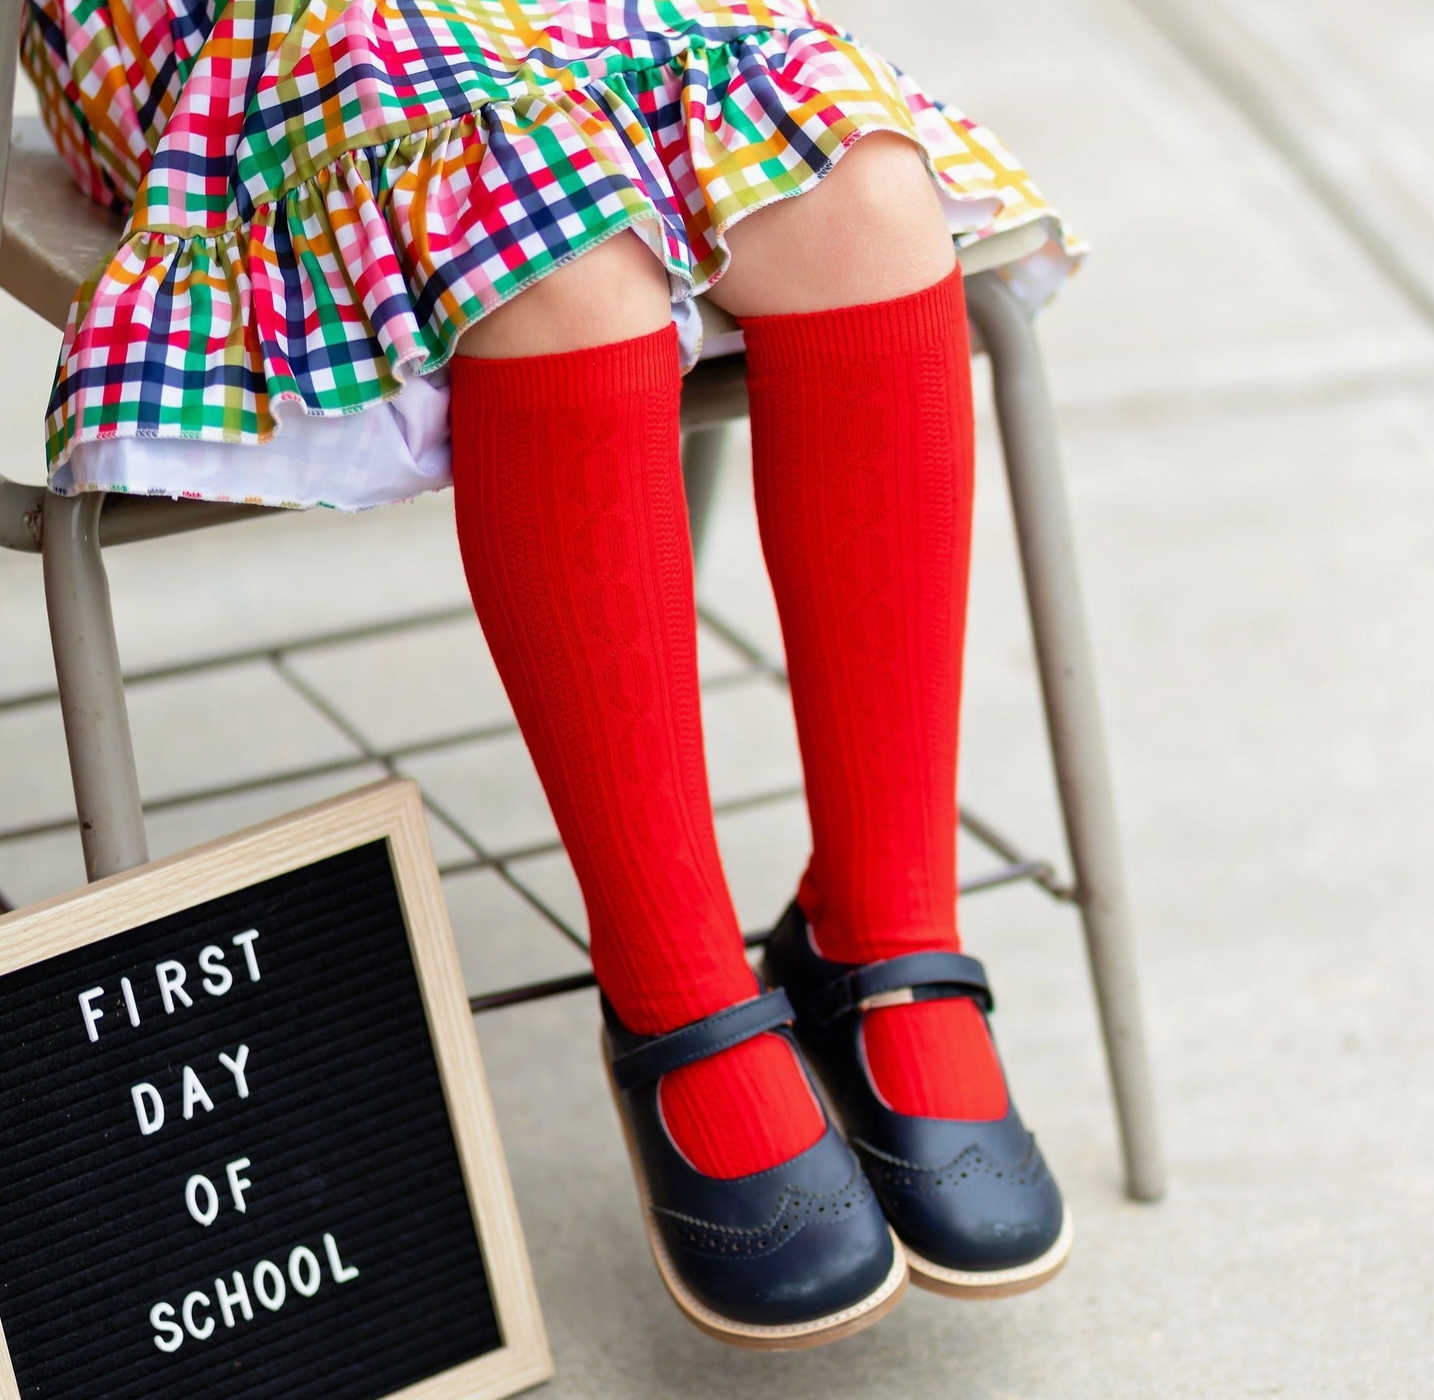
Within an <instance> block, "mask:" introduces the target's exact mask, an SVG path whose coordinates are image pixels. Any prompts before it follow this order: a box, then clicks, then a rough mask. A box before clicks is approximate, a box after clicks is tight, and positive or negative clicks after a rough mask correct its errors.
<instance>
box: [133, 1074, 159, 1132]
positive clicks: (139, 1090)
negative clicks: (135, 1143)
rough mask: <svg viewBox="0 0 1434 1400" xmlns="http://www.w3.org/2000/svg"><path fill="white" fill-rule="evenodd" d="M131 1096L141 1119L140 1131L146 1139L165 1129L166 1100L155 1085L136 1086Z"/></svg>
mask: <svg viewBox="0 0 1434 1400" xmlns="http://www.w3.org/2000/svg"><path fill="white" fill-rule="evenodd" d="M129 1095H130V1098H132V1099H133V1100H134V1111H135V1113H136V1114H137V1115H138V1117H139V1130H140V1132H142V1133H143V1134H144V1135H145V1137H148V1136H149V1135H150V1134H151V1133H157V1132H158V1131H159V1130H160V1129H161V1128H162V1127H164V1100H163V1099H162V1098H160V1096H159V1090H158V1089H156V1088H155V1087H154V1085H153V1084H136V1085H135V1086H134V1088H133V1089H131V1090H130V1091H129Z"/></svg>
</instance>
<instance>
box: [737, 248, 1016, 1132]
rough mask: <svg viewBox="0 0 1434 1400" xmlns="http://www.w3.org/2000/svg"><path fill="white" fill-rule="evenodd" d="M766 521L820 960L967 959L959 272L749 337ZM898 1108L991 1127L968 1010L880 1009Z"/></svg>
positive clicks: (873, 1048) (871, 1029)
mask: <svg viewBox="0 0 1434 1400" xmlns="http://www.w3.org/2000/svg"><path fill="white" fill-rule="evenodd" d="M743 329H744V331H745V333H746V340H747V376H748V386H749V389H750V391H751V404H752V451H753V469H754V475H755V479H756V493H757V516H758V520H759V522H760V525H761V531H762V545H763V551H764V553H765V555H766V560H767V567H768V570H769V572H770V573H771V576H772V586H773V589H774V590H775V593H776V598H777V606H778V610H779V612H780V614H781V620H782V634H783V637H784V639H785V642H786V649H787V665H788V669H789V672H790V675H791V683H792V702H793V705H794V707H795V710H796V717H797V731H798V734H799V736H800V739H801V749H802V763H803V767H804V769H805V773H806V784H807V802H808V806H809V808H810V812H811V821H812V841H813V844H812V858H811V863H810V865H809V866H808V868H807V872H806V874H805V875H804V876H803V878H802V883H801V888H800V890H799V892H798V899H799V901H800V903H801V906H802V909H803V910H804V912H805V913H806V915H807V917H808V918H809V919H810V920H811V924H812V929H813V934H814V937H815V939H816V942H817V946H818V947H819V948H820V950H821V952H822V953H823V954H824V956H826V957H828V958H833V959H835V960H837V961H840V962H853V963H856V962H869V961H872V960H875V959H878V958H885V957H892V956H894V955H896V954H899V953H907V952H916V951H923V950H929V949H941V948H949V949H957V948H959V947H960V941H959V939H958V937H957V933H956V738H957V720H958V714H959V707H960V696H961V651H962V644H963V640H964V632H965V614H966V583H967V576H968V570H969V561H970V534H971V494H972V467H973V459H974V446H973V441H972V420H971V377H970V361H969V350H968V345H967V337H966V314H965V300H964V297H963V295H962V287H961V278H960V272H959V271H957V272H956V273H953V275H952V276H951V277H950V278H949V279H947V280H946V281H944V282H941V283H939V284H938V285H936V286H934V287H931V288H929V289H928V290H927V291H924V292H920V293H918V294H916V295H915V296H909V297H903V298H900V299H899V300H896V301H890V302H883V303H880V304H877V305H873V306H855V307H848V308H844V309H842V310H838V311H822V312H816V313H813V314H810V315H791V316H769V317H760V318H756V319H752V320H747V321H744V322H743ZM865 1038H866V1054H867V1061H868V1064H869V1066H870V1070H871V1074H872V1078H873V1081H874V1083H875V1085H876V1088H877V1090H878V1092H879V1093H880V1094H881V1095H882V1097H883V1098H884V1099H885V1100H886V1101H887V1102H888V1103H890V1104H891V1106H892V1107H893V1108H895V1109H896V1110H897V1111H898V1112H902V1113H915V1114H924V1115H927V1116H931V1117H942V1118H968V1119H972V1118H999V1117H1001V1116H1003V1115H1004V1113H1005V1111H1006V1093H1005V1087H1004V1084H1003V1081H1002V1077H1001V1072H1000V1067H999V1065H998V1064H997V1062H996V1057H995V1051H994V1049H993V1047H992V1045H991V1042H990V1038H989V1036H988V1035H987V1033H986V1028H985V1025H984V1023H983V1022H982V1020H981V1017H980V1014H979V1013H978V1012H977V1010H976V1008H975V1007H974V1006H973V1005H972V1004H971V1003H969V1002H965V1001H936V1002H919V1003H916V1004H913V1005H910V1006H899V1007H891V1008H885V1009H882V1010H879V1011H874V1012H871V1013H869V1014H868V1015H867V1017H866V1020H865Z"/></svg>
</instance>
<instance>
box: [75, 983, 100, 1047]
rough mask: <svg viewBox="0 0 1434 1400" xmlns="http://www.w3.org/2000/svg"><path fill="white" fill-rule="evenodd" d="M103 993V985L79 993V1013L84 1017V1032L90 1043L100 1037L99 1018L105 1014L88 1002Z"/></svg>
mask: <svg viewBox="0 0 1434 1400" xmlns="http://www.w3.org/2000/svg"><path fill="white" fill-rule="evenodd" d="M104 994H105V989H104V988H103V987H91V988H90V989H89V991H87V992H81V993H80V1015H81V1016H83V1017H84V1018H85V1034H86V1035H87V1036H89V1038H90V1044H91V1045H93V1044H94V1043H95V1041H97V1040H98V1039H99V1038H100V1031H99V1024H98V1023H99V1020H100V1018H101V1017H102V1016H103V1015H104V1014H105V1013H104V1012H103V1011H102V1010H101V1009H100V1008H99V1007H98V1006H91V1005H90V1003H91V1002H92V1001H94V1000H95V998H96V997H102V996H104Z"/></svg>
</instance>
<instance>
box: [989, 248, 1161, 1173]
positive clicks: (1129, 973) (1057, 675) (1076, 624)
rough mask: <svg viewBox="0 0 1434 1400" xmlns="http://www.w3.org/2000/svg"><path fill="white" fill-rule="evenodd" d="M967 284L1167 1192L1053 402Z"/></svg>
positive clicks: (1106, 963)
mask: <svg viewBox="0 0 1434 1400" xmlns="http://www.w3.org/2000/svg"><path fill="white" fill-rule="evenodd" d="M966 294H967V306H968V309H969V312H970V316H971V320H972V321H973V322H974V324H975V326H976V328H977V330H978V331H979V332H980V334H981V339H982V341H983V342H984V344H985V347H986V353H987V354H988V355H989V356H990V357H991V368H992V382H993V386H994V391H995V400H996V418H997V422H998V424H999V426H1000V432H1001V446H1002V449H1003V451H1004V454H1005V459H1006V475H1007V479H1008V481H1009V484H1010V491H1011V508H1012V513H1013V515H1014V517H1015V523H1016V537H1017V541H1018V544H1019V547H1020V555H1021V570H1022V574H1023V575H1024V579H1025V588H1026V605H1027V608H1028V609H1029V612H1030V618H1031V633H1032V636H1033V638H1034V641H1035V648H1036V658H1037V663H1038V666H1039V669H1040V676H1041V695H1042V698H1043V700H1044V702H1045V712H1046V729H1047V733H1048V734H1049V737H1050V745H1051V757H1052V760H1053V762H1054V765H1055V772H1056V785H1057V788H1058V789H1059V792H1060V801H1061V811H1062V814H1063V816H1064V819H1065V831H1066V842H1067V844H1068V846H1069V849H1070V857H1071V866H1072V869H1073V870H1074V871H1075V882H1076V900H1077V903H1078V904H1079V906H1080V911H1081V921H1082V923H1083V925H1084V929H1085V941H1086V952H1087V955H1088V957H1089V959H1090V970H1091V980H1092V982H1093V983H1094V985H1095V995H1096V1004H1097V1006H1098V1008H1099V1010H1100V1022H1101V1032H1102V1034H1103V1036H1104V1039H1105V1053H1106V1063H1107V1065H1108V1066H1109V1070H1110V1081H1111V1089H1112V1092H1113V1095H1114V1098H1115V1108H1116V1116H1117V1118H1118V1120H1119V1124H1120V1134H1121V1146H1122V1150H1123V1154H1124V1158H1125V1180H1126V1190H1127V1191H1128V1193H1129V1194H1130V1196H1131V1197H1132V1198H1134V1199H1135V1200H1138V1201H1155V1200H1159V1199H1160V1197H1161V1196H1163V1195H1164V1194H1165V1166H1164V1160H1163V1157H1162V1154H1161V1149H1160V1134H1159V1128H1158V1120H1157V1115H1156V1104H1155V1086H1154V1080H1153V1078H1152V1076H1151V1072H1150V1056H1149V1052H1148V1050H1147V1048H1146V1041H1145V1026H1144V1019H1143V1017H1142V1014H1141V998H1140V983H1139V978H1138V976H1137V973H1136V964H1135V935H1134V928H1133V924H1132V921H1131V916H1130V904H1129V900H1128V899H1127V897H1126V887H1125V873H1124V870H1123V868H1122V860H1121V851H1120V833H1119V828H1118V826H1117V823H1116V817H1115V795H1114V792H1113V790H1112V787H1111V781H1110V761H1109V758H1108V756H1107V753H1106V747H1105V726H1104V723H1103V722H1102V719H1101V711H1100V698H1099V696H1098V694H1097V690H1096V681H1095V663H1094V660H1093V657H1092V653H1091V646H1090V636H1089V631H1088V629H1087V627H1086V620H1085V607H1084V604H1083V602H1082V599H1081V586H1080V570H1079V568H1078V567H1077V564H1076V554H1075V531H1074V529H1073V528H1072V525H1071V516H1070V507H1069V505H1068V504H1067V501H1066V490H1065V473H1064V471H1063V470H1062V467H1061V457H1060V438H1059V435H1058V433H1057V431H1056V421H1055V410H1054V408H1053V406H1052V404H1051V399H1050V393H1049V390H1048V389H1047V387H1046V377H1045V369H1044V366H1043V364H1042V361H1041V353H1040V346H1039V344H1038V342H1037V340H1036V334H1035V328H1034V326H1033V325H1032V323H1031V320H1030V317H1029V316H1028V315H1027V314H1026V312H1025V310H1024V308H1023V307H1022V306H1021V304H1020V303H1019V302H1018V301H1017V299H1016V297H1015V295H1014V293H1013V292H1012V291H1011V289H1010V287H1009V286H1008V285H1007V284H1006V283H1005V282H1004V281H1003V280H1002V279H1001V278H1000V277H998V276H995V275H993V274H991V273H986V274H984V275H982V276H978V277H973V278H972V279H971V281H970V283H969V284H968V286H967V293H966Z"/></svg>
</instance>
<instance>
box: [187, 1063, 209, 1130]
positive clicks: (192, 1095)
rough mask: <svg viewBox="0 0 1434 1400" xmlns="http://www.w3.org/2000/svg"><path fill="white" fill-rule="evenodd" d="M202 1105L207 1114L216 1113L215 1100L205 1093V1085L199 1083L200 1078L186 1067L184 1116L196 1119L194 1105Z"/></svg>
mask: <svg viewBox="0 0 1434 1400" xmlns="http://www.w3.org/2000/svg"><path fill="white" fill-rule="evenodd" d="M197 1103H202V1104H203V1105H204V1111H205V1112H206V1113H212V1112H213V1111H214V1100H213V1099H211V1098H210V1097H209V1095H208V1094H207V1093H205V1091H204V1085H203V1084H201V1083H200V1082H199V1076H198V1075H197V1074H195V1072H194V1071H193V1070H192V1069H190V1067H189V1066H188V1065H185V1067H184V1116H185V1118H186V1119H188V1118H193V1117H194V1105H195V1104H197Z"/></svg>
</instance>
